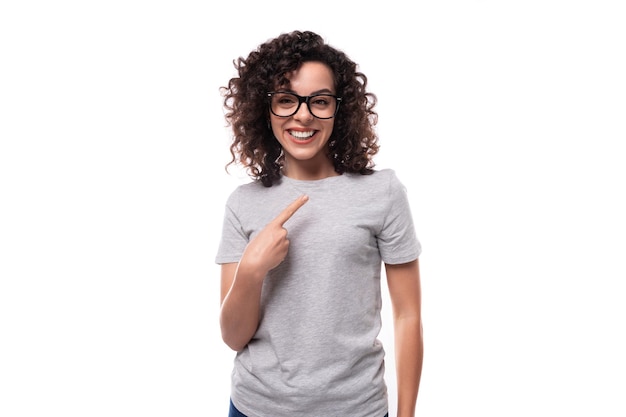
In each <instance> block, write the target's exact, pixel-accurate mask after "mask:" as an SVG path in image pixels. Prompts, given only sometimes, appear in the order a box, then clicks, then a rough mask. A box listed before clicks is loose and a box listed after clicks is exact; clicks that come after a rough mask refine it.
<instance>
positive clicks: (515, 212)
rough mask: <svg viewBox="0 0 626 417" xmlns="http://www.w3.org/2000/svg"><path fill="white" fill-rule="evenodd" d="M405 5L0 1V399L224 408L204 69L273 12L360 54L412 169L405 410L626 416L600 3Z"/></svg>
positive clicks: (610, 7) (221, 149)
mask: <svg viewBox="0 0 626 417" xmlns="http://www.w3.org/2000/svg"><path fill="white" fill-rule="evenodd" d="M409 3H410V2H404V1H394V0H390V1H381V2H369V1H359V2H353V3H350V2H340V1H336V0H335V1H324V0H320V1H307V2H278V1H259V2H257V1H239V2H209V1H205V2H200V1H184V0H181V1H176V2H174V1H152V2H148V1H139V0H125V1H107V2H95V1H92V2H86V1H56V2H44V1H5V2H3V3H2V5H1V6H0V60H1V65H0V139H1V142H0V143H1V145H0V199H1V205H0V210H1V216H0V278H1V280H0V338H1V343H0V349H1V354H0V415H2V416H6V417H9V416H11V417H12V416H48V415H63V416H133V417H134V416H188V417H190V416H225V415H226V414H227V406H228V404H227V402H228V390H229V386H228V384H229V376H230V369H231V365H232V357H233V354H232V352H230V351H229V350H228V349H227V348H226V347H225V346H224V345H223V343H222V341H221V339H220V335H219V329H218V321H217V320H218V319H217V317H218V303H219V295H218V288H219V284H218V281H219V279H218V277H219V275H218V274H219V269H218V267H217V266H216V265H215V264H214V263H213V258H214V255H215V252H216V248H217V243H218V240H219V233H220V227H221V215H222V209H223V204H224V202H225V199H226V197H227V195H228V193H230V191H231V190H232V189H233V188H234V187H235V186H236V185H237V184H240V183H241V182H243V181H246V178H245V176H244V175H243V173H241V172H237V171H236V170H235V171H233V172H232V174H231V175H228V174H226V172H225V171H224V165H225V164H226V162H228V159H229V154H228V144H229V139H230V138H229V134H228V131H227V130H226V129H225V127H224V119H223V111H222V106H221V105H222V98H221V96H220V94H219V87H220V86H222V85H225V84H226V83H227V81H228V79H229V78H230V77H231V76H232V75H233V74H234V70H233V66H232V61H233V59H235V58H237V57H239V56H245V55H247V54H248V52H249V51H250V50H252V49H253V48H255V47H256V46H257V45H258V44H259V43H261V42H263V41H265V40H267V39H269V38H271V37H274V36H276V35H278V34H280V33H282V32H286V31H291V30H294V29H300V30H314V31H317V32H318V33H320V34H321V35H322V36H324V37H325V38H326V39H327V40H328V41H329V42H330V43H331V44H333V45H335V46H337V47H338V48H340V49H343V50H344V51H346V52H347V53H348V55H349V56H351V57H352V59H353V60H355V61H356V62H357V63H359V65H360V69H361V70H362V71H364V72H365V73H366V74H367V76H368V77H369V79H370V88H371V91H373V92H374V93H375V94H377V96H378V98H379V106H378V111H379V115H380V123H379V127H378V128H379V133H380V137H381V146H382V149H381V152H380V154H379V155H378V157H377V159H376V162H377V166H378V168H384V167H391V168H394V169H395V170H396V171H397V173H398V175H399V176H400V178H401V179H402V180H403V182H404V183H405V185H406V186H407V188H408V190H409V196H410V199H411V204H412V207H413V210H414V217H415V222H416V225H417V229H418V234H419V238H420V240H421V241H422V244H423V247H424V252H423V255H422V257H421V265H422V274H423V297H424V322H425V341H426V355H425V363H424V372H423V379H422V387H421V392H420V398H419V400H418V415H419V416H459V415H472V416H478V415H480V416H498V417H501V416H531V415H532V416H557V415H562V416H572V415H580V416H591V415H593V416H603V417H606V416H624V415H626V404H625V403H624V402H625V400H624V392H625V390H626V382H625V376H624V375H626V363H625V359H624V352H625V351H626V342H625V341H624V333H625V332H624V329H625V323H624V318H625V317H626V314H625V313H626V311H625V308H624V305H623V298H624V293H625V292H624V290H623V288H624V287H623V281H624V279H625V278H626V267H625V266H624V263H625V256H624V253H625V249H626V245H625V243H624V236H625V233H626V222H625V220H624V214H625V213H626V203H625V202H624V197H625V196H624V194H625V193H624V188H625V186H624V178H626V169H625V167H624V165H625V164H624V157H625V156H626V153H625V151H624V142H625V139H626V127H625V115H626V104H625V97H626V82H625V80H626V77H624V74H626V60H625V51H626V45H625V41H624V40H625V39H626V25H625V24H624V22H625V19H626V14H625V13H624V11H623V9H622V8H621V7H620V6H621V3H622V2H620V1H602V0H595V1H576V0H570V1H556V0H542V1H533V0H527V1H523V2H522V1H493V0H492V1H488V0H485V1H467V0H466V1H459V0H457V1H446V0H438V1H422V2H416V3H414V4H412V5H411V6H410V7H409ZM387 314H388V313H386V315H387ZM386 318H387V319H388V316H386ZM389 332H390V330H389V324H387V327H386V328H385V330H384V332H383V334H382V335H381V337H382V338H383V339H384V342H385V343H390V333H389ZM390 349H391V346H390V345H388V350H390ZM387 367H388V371H389V373H388V382H389V389H390V401H391V404H392V412H391V414H390V415H392V416H393V415H395V410H394V408H393V407H394V404H395V397H394V396H395V384H394V381H393V378H394V374H393V355H389V357H388V365H387Z"/></svg>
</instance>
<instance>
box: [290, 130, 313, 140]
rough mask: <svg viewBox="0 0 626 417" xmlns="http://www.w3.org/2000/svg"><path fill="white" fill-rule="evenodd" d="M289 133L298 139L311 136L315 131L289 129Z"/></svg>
mask: <svg viewBox="0 0 626 417" xmlns="http://www.w3.org/2000/svg"><path fill="white" fill-rule="evenodd" d="M289 133H290V134H291V136H294V137H296V138H298V139H307V138H310V137H311V136H313V135H314V134H315V131H314V130H311V131H309V132H299V131H296V130H290V131H289Z"/></svg>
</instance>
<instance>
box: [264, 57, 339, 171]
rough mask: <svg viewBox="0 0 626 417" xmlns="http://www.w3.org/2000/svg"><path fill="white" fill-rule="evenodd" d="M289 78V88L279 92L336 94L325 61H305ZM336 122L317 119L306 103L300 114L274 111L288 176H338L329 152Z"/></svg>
mask: <svg viewBox="0 0 626 417" xmlns="http://www.w3.org/2000/svg"><path fill="white" fill-rule="evenodd" d="M288 79H289V83H290V85H289V86H288V88H280V89H279V91H283V92H291V93H295V94H297V95H300V96H311V95H314V94H336V91H335V83H334V79H333V73H332V71H331V69H330V68H329V67H328V66H327V65H325V64H323V63H321V62H305V63H304V64H302V66H301V67H300V68H299V69H298V70H296V71H294V72H293V73H292V74H291V75H290V76H289V77H288ZM334 120H335V119H334V118H332V119H318V118H316V117H314V116H313V115H312V114H311V112H310V111H309V108H308V107H307V105H306V103H302V104H301V105H300V108H299V109H298V111H297V112H296V113H295V114H293V115H292V116H289V117H279V116H276V115H274V114H272V113H271V112H270V123H271V126H272V131H273V132H274V136H275V137H276V139H277V140H278V142H280V144H281V145H282V147H283V152H284V154H285V161H284V166H283V174H284V175H286V176H288V177H290V178H294V179H304V180H313V179H321V178H326V177H329V176H334V175H337V173H336V172H335V169H334V166H333V163H332V161H331V160H330V158H329V157H328V155H327V152H326V144H327V143H328V139H329V138H330V135H331V133H332V131H333V126H334V123H335V122H334Z"/></svg>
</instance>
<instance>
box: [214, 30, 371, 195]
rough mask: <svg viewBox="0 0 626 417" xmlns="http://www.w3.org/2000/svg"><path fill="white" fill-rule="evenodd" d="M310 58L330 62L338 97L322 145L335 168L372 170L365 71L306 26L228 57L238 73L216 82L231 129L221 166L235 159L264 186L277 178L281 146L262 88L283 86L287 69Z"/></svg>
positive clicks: (361, 172) (287, 81) (294, 69)
mask: <svg viewBox="0 0 626 417" xmlns="http://www.w3.org/2000/svg"><path fill="white" fill-rule="evenodd" d="M311 61H315V62H322V63H324V64H326V65H328V66H329V67H330V69H331V70H332V72H333V77H334V81H335V88H336V94H337V95H338V96H340V97H341V98H342V101H341V106H339V111H338V113H337V115H336V116H335V123H334V127H333V132H332V134H331V137H330V138H329V141H328V145H327V148H328V149H327V152H328V155H329V158H331V159H332V161H333V164H334V167H335V171H336V172H337V173H339V174H341V173H344V172H349V173H360V174H364V175H365V174H371V173H372V172H373V168H374V162H373V159H372V158H373V156H374V155H375V154H376V153H377V152H378V149H379V145H378V135H377V134H376V132H375V130H374V126H375V125H376V123H377V121H378V115H377V113H376V112H375V111H374V106H375V105H376V100H377V99H376V96H375V95H374V94H372V93H370V92H368V91H367V90H366V88H367V77H366V76H365V74H363V73H361V72H360V71H357V64H355V63H354V62H353V61H352V60H350V59H349V58H348V56H347V55H346V54H345V53H344V52H342V51H339V50H337V49H335V48H334V47H332V46H330V45H328V44H326V43H325V42H324V40H323V39H322V37H321V36H319V35H318V34H316V33H314V32H310V31H305V32H301V31H294V32H291V33H284V34H281V35H280V36H278V37H276V38H274V39H271V40H269V41H267V42H265V43H263V44H261V45H260V46H259V47H258V48H257V49H256V50H254V51H252V52H251V53H250V54H249V55H248V57H247V58H243V57H240V58H238V59H236V60H235V61H234V62H233V64H234V66H235V68H236V70H237V72H238V75H239V76H238V77H234V78H231V79H230V81H229V82H228V86H227V87H221V88H220V90H221V92H222V95H223V97H224V107H225V109H226V114H225V117H226V121H227V123H228V125H229V126H230V127H232V129H233V133H234V138H233V143H232V144H231V146H230V153H231V155H232V160H231V161H230V162H229V163H228V164H227V165H226V168H228V166H230V165H231V164H233V163H239V164H241V165H243V166H244V167H245V168H246V170H247V171H248V175H249V176H250V177H252V178H253V179H255V180H260V181H261V182H262V183H263V185H265V186H266V187H271V186H272V184H273V183H274V182H275V181H276V180H278V179H279V178H280V176H281V167H280V164H279V163H278V162H277V159H278V158H279V156H280V152H281V146H280V144H279V143H278V141H277V140H276V138H275V137H274V134H273V132H272V129H271V127H270V124H269V107H268V104H269V103H268V99H267V93H268V92H269V91H273V90H274V89H276V88H279V87H285V86H288V85H289V79H288V77H289V75H290V74H291V73H292V72H294V71H296V70H297V69H299V68H300V66H301V65H302V64H303V63H305V62H311Z"/></svg>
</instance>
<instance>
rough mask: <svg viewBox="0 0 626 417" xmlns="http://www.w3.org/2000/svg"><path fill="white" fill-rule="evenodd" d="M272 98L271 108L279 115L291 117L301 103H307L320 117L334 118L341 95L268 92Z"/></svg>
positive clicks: (270, 98)
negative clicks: (301, 94) (302, 94)
mask: <svg viewBox="0 0 626 417" xmlns="http://www.w3.org/2000/svg"><path fill="white" fill-rule="evenodd" d="M267 97H268V98H269V100H270V110H271V112H272V114H274V115H275V116H278V117H290V116H293V115H294V114H296V113H297V112H298V110H300V105H301V104H302V103H306V106H307V108H308V109H309V112H310V113H311V114H312V115H313V116H314V117H316V118H318V119H332V118H333V117H335V116H336V115H337V111H338V110H339V104H341V97H337V96H335V95H332V94H313V95H312V96H305V97H303V96H299V95H297V94H293V93H286V92H282V91H273V92H270V93H267Z"/></svg>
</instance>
